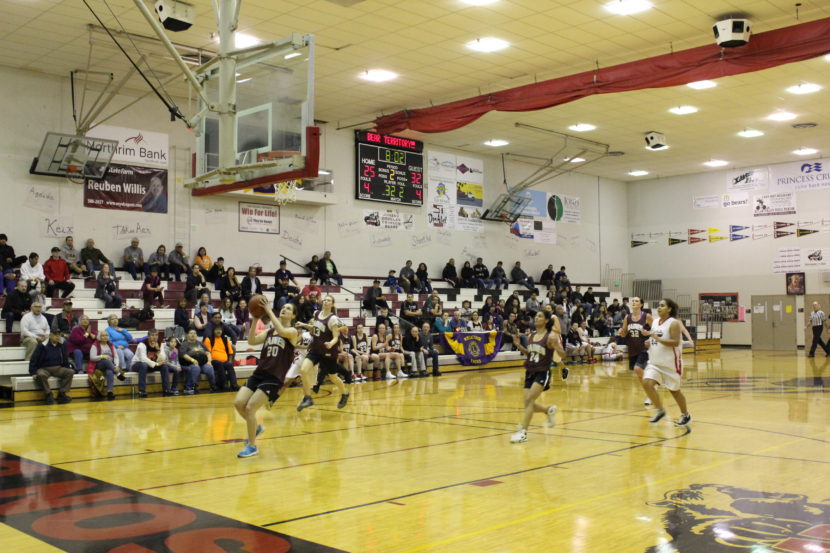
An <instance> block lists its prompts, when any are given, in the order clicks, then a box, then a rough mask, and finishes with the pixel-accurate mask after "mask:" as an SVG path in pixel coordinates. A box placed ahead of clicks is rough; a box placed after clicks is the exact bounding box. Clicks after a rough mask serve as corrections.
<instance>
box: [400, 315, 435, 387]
mask: <svg viewBox="0 0 830 553" xmlns="http://www.w3.org/2000/svg"><path fill="white" fill-rule="evenodd" d="M427 328H429V326H428V325H427ZM403 350H404V352H405V353H406V355H407V356H408V357H409V363H410V365H411V369H410V372H409V375H410V376H412V377H415V376H426V375H427V367H426V363H424V352H423V350H422V349H421V329H420V328H418V327H417V326H413V327H412V328H410V329H409V332H408V333H407V334H406V336H404V339H403Z"/></svg>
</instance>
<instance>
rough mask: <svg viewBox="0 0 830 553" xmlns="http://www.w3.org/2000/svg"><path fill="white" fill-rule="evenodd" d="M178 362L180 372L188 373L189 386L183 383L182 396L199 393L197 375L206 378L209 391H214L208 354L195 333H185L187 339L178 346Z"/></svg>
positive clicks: (213, 380)
mask: <svg viewBox="0 0 830 553" xmlns="http://www.w3.org/2000/svg"><path fill="white" fill-rule="evenodd" d="M179 362H180V363H181V365H182V370H184V371H188V373H189V374H188V376H189V381H190V385H189V386H188V384H187V383H185V387H184V395H186V396H188V395H189V396H192V395H193V394H195V393H198V392H199V375H200V374H204V375H205V376H206V377H207V380H208V384H209V385H210V390H211V391H215V390H216V377H215V375H214V372H213V365H211V359H210V353H208V351H207V350H206V349H205V346H204V344H202V342H200V341H199V338H198V337H197V336H196V331H195V330H191V331H190V332H188V333H187V338H186V339H185V341H184V342H182V343H181V345H180V346H179Z"/></svg>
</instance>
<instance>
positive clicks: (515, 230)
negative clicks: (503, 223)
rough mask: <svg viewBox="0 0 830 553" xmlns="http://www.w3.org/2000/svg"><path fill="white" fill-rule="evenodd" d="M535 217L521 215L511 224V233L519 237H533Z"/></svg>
mask: <svg viewBox="0 0 830 553" xmlns="http://www.w3.org/2000/svg"><path fill="white" fill-rule="evenodd" d="M533 230H534V228H533V219H532V218H531V217H519V218H518V219H516V222H515V223H513V224H512V225H510V234H513V235H514V236H518V237H519V238H528V239H531V240H532V239H533Z"/></svg>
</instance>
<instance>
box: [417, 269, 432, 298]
mask: <svg viewBox="0 0 830 553" xmlns="http://www.w3.org/2000/svg"><path fill="white" fill-rule="evenodd" d="M415 277H416V278H417V279H418V280H419V281H420V282H421V293H422V294H429V293H430V292H432V283H431V282H430V280H429V271H428V270H427V264H426V263H419V264H418V269H417V270H416V271H415Z"/></svg>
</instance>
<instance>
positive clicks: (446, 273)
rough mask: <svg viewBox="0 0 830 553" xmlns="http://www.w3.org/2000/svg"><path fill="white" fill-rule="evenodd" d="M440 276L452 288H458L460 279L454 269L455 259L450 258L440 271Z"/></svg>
mask: <svg viewBox="0 0 830 553" xmlns="http://www.w3.org/2000/svg"><path fill="white" fill-rule="evenodd" d="M441 278H442V279H444V280H445V281H447V282H448V283H449V284H450V285H451V286H452V287H453V288H458V287H459V286H460V284H461V281H460V280H459V279H458V272H457V271H456V270H455V259H453V258H450V259H449V261H447V264H446V265H444V270H443V271H441Z"/></svg>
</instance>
